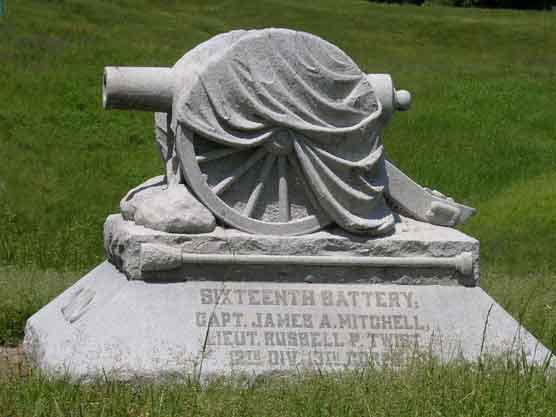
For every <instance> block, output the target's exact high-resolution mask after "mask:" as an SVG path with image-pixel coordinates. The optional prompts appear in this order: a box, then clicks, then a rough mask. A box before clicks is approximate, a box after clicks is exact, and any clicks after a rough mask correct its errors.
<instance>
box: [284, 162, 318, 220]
mask: <svg viewBox="0 0 556 417" xmlns="http://www.w3.org/2000/svg"><path fill="white" fill-rule="evenodd" d="M288 162H289V163H290V165H291V166H292V167H293V169H294V171H295V175H296V176H297V178H299V180H300V181H301V184H302V185H303V190H304V191H305V195H306V196H307V199H308V200H309V203H311V205H312V206H313V208H314V209H315V210H318V209H319V207H320V206H319V204H318V203H317V200H316V198H315V195H314V194H313V190H311V187H309V184H307V180H306V179H305V174H304V173H303V170H302V169H301V166H300V165H299V161H298V160H297V157H296V156H294V155H291V154H290V155H288Z"/></svg>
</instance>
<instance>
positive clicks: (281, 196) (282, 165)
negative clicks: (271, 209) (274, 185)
mask: <svg viewBox="0 0 556 417" xmlns="http://www.w3.org/2000/svg"><path fill="white" fill-rule="evenodd" d="M287 170H288V161H287V159H286V157H285V156H282V155H280V156H279V157H278V204H279V209H280V211H279V214H280V221H281V222H282V223H286V222H289V221H290V198H289V195H288V177H287V175H288V173H287Z"/></svg>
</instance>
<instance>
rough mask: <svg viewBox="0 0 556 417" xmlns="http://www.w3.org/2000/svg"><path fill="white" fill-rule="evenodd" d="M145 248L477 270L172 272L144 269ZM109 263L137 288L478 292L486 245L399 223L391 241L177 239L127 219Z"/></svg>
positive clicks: (327, 235) (242, 268)
mask: <svg viewBox="0 0 556 417" xmlns="http://www.w3.org/2000/svg"><path fill="white" fill-rule="evenodd" d="M143 244H155V245H161V246H162V247H167V248H171V249H174V250H176V249H177V250H179V251H181V252H184V253H189V254H202V255H207V254H208V255H211V254H212V255H223V254H228V255H232V254H233V255H278V256H291V257H295V256H307V255H311V256H325V257H326V256H336V257H348V258H353V257H402V258H404V257H420V258H448V257H455V256H457V255H461V254H464V253H467V254H469V255H470V257H471V259H472V261H471V263H472V266H471V268H470V271H469V273H467V274H463V273H461V272H458V271H457V270H455V269H453V268H452V269H450V268H438V267H435V268H407V267H399V268H398V267H388V268H380V267H368V266H366V267H361V266H341V267H333V266H322V265H311V266H308V265H305V266H303V265H272V266H271V267H269V266H268V265H245V264H242V265H232V264H219V265H195V264H187V265H181V266H176V267H175V268H174V269H171V270H168V271H155V272H152V271H145V270H143V268H142V267H141V262H142V259H143V258H142V254H141V247H142V245H143ZM104 246H105V249H106V253H107V256H108V259H109V260H110V261H111V262H112V263H113V264H114V265H116V266H117V267H118V269H119V270H121V271H122V272H124V273H125V274H126V276H127V277H128V278H130V279H132V280H147V281H151V280H155V281H184V280H214V281H220V280H227V281H273V282H312V283H319V282H320V283H332V282H337V283H366V284H369V283H372V284H376V283H391V284H414V285H423V284H440V285H464V286H475V285H477V284H478V280H479V242H478V241H477V240H476V239H473V238H471V237H469V236H467V235H465V234H463V233H461V232H460V231H458V230H455V229H452V228H449V227H442V226H434V225H431V224H428V223H422V222H418V221H415V220H412V219H408V218H404V217H399V218H398V221H397V223H396V233H394V234H392V235H389V236H384V237H368V236H357V235H353V234H349V233H346V232H344V231H342V230H339V229H332V230H324V231H320V232H317V233H312V234H309V235H302V236H264V235H252V234H248V233H244V232H240V231H238V230H235V229H224V228H222V227H217V228H216V229H215V230H214V231H213V232H211V233H204V234H194V235H191V234H189V235H187V234H170V233H164V232H159V231H156V230H152V229H148V228H145V227H143V226H138V225H136V224H135V223H134V222H132V221H126V220H124V219H123V217H122V216H121V215H119V214H118V215H111V216H109V217H108V219H107V220H106V223H105V225H104Z"/></svg>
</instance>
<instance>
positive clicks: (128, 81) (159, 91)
mask: <svg viewBox="0 0 556 417" xmlns="http://www.w3.org/2000/svg"><path fill="white" fill-rule="evenodd" d="M368 78H369V81H370V82H371V84H372V85H373V88H374V91H375V94H376V95H377V98H378V99H379V100H380V102H381V103H382V106H383V108H384V111H385V112H386V114H387V115H391V114H392V113H393V112H394V110H407V109H409V106H410V104H411V94H410V93H409V92H408V91H405V90H396V89H395V88H394V85H393V83H392V78H391V77H390V76H389V75H387V74H368ZM173 96H174V71H173V69H172V68H165V67H105V68H104V75H103V79H102V105H103V107H104V108H105V109H121V110H144V111H153V112H166V113H168V112H170V111H171V110H172V101H173Z"/></svg>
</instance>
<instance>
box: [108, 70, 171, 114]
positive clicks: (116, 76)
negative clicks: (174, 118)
mask: <svg viewBox="0 0 556 417" xmlns="http://www.w3.org/2000/svg"><path fill="white" fill-rule="evenodd" d="M173 96H174V71H173V69H172V68H164V67H105V68H104V74H103V77H102V106H103V107H104V108H105V109H121V110H143V111H152V112H170V111H171V110H172V100H173Z"/></svg>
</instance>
